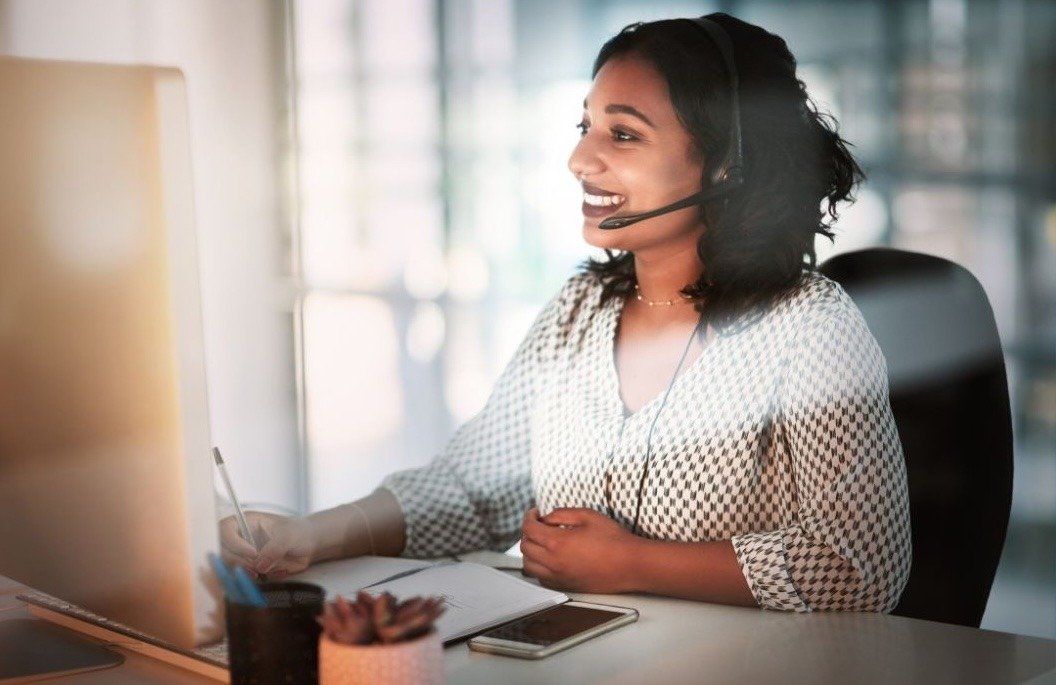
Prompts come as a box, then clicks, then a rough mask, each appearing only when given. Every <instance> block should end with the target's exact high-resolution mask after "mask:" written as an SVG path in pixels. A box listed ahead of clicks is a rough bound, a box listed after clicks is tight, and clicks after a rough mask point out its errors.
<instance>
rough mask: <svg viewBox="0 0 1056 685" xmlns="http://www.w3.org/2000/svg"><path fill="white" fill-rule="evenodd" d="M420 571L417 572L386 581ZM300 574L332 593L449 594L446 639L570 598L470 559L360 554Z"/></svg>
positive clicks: (443, 619)
mask: <svg viewBox="0 0 1056 685" xmlns="http://www.w3.org/2000/svg"><path fill="white" fill-rule="evenodd" d="M419 569H420V570H419ZM415 570H417V572H416V573H411V574H409V575H403V576H401V577H399V578H393V579H391V580H384V579H385V578H389V577H391V576H393V575H395V574H400V573H404V572H406V571H415ZM295 579H296V580H303V581H306V582H311V583H316V584H318V585H321V586H323V588H325V589H326V591H327V594H328V595H335V594H339V595H344V596H346V597H349V596H353V595H355V593H356V591H357V590H360V589H362V588H365V587H367V586H370V588H369V591H370V593H371V594H378V593H381V592H385V591H388V592H391V593H392V594H394V595H395V596H396V597H398V598H400V599H405V598H407V597H414V596H419V595H421V596H439V597H443V598H444V606H445V610H444V613H443V615H441V616H440V618H439V619H437V622H436V628H437V632H438V633H440V639H441V640H443V641H444V642H445V643H447V642H452V641H454V640H458V639H461V638H464V637H468V636H470V635H474V634H476V633H479V632H481V631H483V630H487V629H488V628H491V627H493V626H497V625H500V624H502V623H506V622H507V621H512V620H513V619H515V618H520V617H521V616H527V615H528V614H533V613H535V612H537V611H541V610H542V609H546V608H548V607H552V606H555V605H557V604H562V603H564V602H567V601H568V597H567V596H566V595H564V594H562V593H560V592H554V591H553V590H547V589H546V588H542V587H539V586H538V585H534V584H532V583H528V582H525V581H523V580H521V579H519V578H515V577H514V576H511V575H509V574H507V573H503V572H502V571H497V570H495V569H493V568H489V567H487V566H481V565H480V564H471V563H465V562H460V563H449V562H448V563H444V562H441V563H432V562H423V561H418V560H413V559H390V558H382V557H360V558H358V559H346V560H343V561H336V562H328V563H325V564H320V565H318V566H315V567H312V568H311V569H309V570H308V571H305V572H304V573H301V574H298V575H297V576H296V578H295Z"/></svg>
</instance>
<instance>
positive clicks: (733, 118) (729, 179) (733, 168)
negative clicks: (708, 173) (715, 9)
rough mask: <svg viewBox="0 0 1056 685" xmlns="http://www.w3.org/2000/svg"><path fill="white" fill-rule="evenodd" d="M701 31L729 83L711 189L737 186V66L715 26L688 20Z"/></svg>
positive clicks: (740, 162) (740, 178)
mask: <svg viewBox="0 0 1056 685" xmlns="http://www.w3.org/2000/svg"><path fill="white" fill-rule="evenodd" d="M690 21H692V22H693V23H694V24H696V25H697V26H699V27H700V28H702V29H704V31H705V32H706V33H707V34H708V37H709V38H711V42H712V43H714V44H715V47H717V48H718V49H719V54H720V55H722V61H723V63H724V64H725V66H726V75H727V77H728V78H729V81H730V142H729V146H728V147H727V148H726V155H725V156H724V157H723V160H722V163H721V164H720V165H719V166H718V167H717V168H716V172H715V174H714V176H713V178H712V179H711V181H712V183H713V185H718V184H722V185H728V186H739V185H741V184H742V183H744V174H743V169H744V146H743V143H742V140H741V106H740V93H739V82H738V78H737V65H736V63H735V62H734V59H733V43H732V42H730V36H729V34H727V33H726V30H725V29H723V28H722V26H720V25H719V23H718V22H716V21H713V20H711V19H708V18H707V17H698V18H696V19H690Z"/></svg>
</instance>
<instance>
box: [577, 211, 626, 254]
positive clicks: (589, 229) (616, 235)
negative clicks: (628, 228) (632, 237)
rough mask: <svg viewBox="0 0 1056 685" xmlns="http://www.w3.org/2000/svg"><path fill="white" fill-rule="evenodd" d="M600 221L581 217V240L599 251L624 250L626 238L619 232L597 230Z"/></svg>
mask: <svg viewBox="0 0 1056 685" xmlns="http://www.w3.org/2000/svg"><path fill="white" fill-rule="evenodd" d="M601 222H602V219H592V218H590V217H583V240H584V241H585V242H586V243H587V245H590V246H591V247H596V248H598V249H600V250H624V249H626V247H624V243H626V240H624V239H623V238H625V237H626V236H622V235H620V234H621V231H620V230H606V229H603V228H599V224H600V223H601Z"/></svg>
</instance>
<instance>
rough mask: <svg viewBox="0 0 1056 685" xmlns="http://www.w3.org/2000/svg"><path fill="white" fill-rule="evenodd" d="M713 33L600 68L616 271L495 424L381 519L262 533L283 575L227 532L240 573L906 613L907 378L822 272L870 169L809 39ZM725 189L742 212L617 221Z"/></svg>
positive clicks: (397, 496) (503, 399) (578, 304)
mask: <svg viewBox="0 0 1056 685" xmlns="http://www.w3.org/2000/svg"><path fill="white" fill-rule="evenodd" d="M703 19H705V20H704V21H701V20H685V19H681V20H666V21H659V22H653V23H648V24H636V25H632V26H629V27H627V28H626V29H624V30H623V31H622V32H621V33H620V34H619V35H617V36H616V37H614V38H613V39H612V40H610V41H609V42H608V43H606V44H605V46H604V47H603V48H602V50H601V52H600V54H599V55H598V58H597V60H596V62H595V65H594V81H593V85H592V87H591V89H590V92H589V93H588V94H587V98H586V100H585V102H584V112H583V119H582V121H581V123H580V124H579V127H580V130H581V132H582V138H581V140H580V143H579V144H578V145H577V147H576V148H575V150H574V151H573V153H572V156H571V158H570V160H569V168H570V170H571V171H572V173H573V174H574V175H575V177H576V178H577V179H578V180H579V182H580V183H581V184H582V186H583V191H584V203H583V208H582V211H583V215H584V221H583V234H584V237H585V239H586V241H587V242H588V243H590V244H591V245H594V246H596V247H600V248H604V249H605V250H606V252H607V259H606V260H604V261H591V262H588V264H587V266H586V269H585V270H584V272H583V273H581V274H578V275H576V276H574V277H572V278H571V279H570V280H569V281H568V282H567V283H566V284H565V286H564V287H563V288H562V290H561V292H560V293H558V295H557V296H556V297H555V298H554V299H553V300H552V301H551V302H550V304H549V305H548V306H547V307H546V308H545V309H544V310H543V312H542V314H541V315H540V316H539V318H538V319H537V320H536V322H535V324H534V325H533V326H532V328H531V330H530V331H529V333H528V335H527V337H526V338H525V340H524V342H523V343H522V344H521V346H520V348H519V349H518V351H517V353H516V354H515V356H514V358H513V360H512V361H511V362H510V364H509V366H508V367H507V368H506V370H505V371H504V373H503V374H502V376H501V377H500V379H499V380H498V382H497V384H496V387H495V389H494V392H493V394H492V396H491V397H490V399H489V400H488V403H487V405H486V406H485V408H484V409H483V411H482V412H481V413H480V414H479V415H478V416H476V417H475V418H474V419H472V420H471V421H470V422H468V423H467V424H466V425H464V426H463V427H462V428H461V429H460V430H459V431H458V432H457V433H456V434H455V436H454V437H453V438H452V440H451V442H450V443H449V444H448V446H447V448H446V449H445V451H444V452H443V453H442V454H441V455H440V456H438V457H437V458H436V459H434V460H433V462H432V463H431V464H429V465H428V466H426V467H424V468H421V469H415V470H411V471H405V472H401V473H397V474H394V475H393V476H390V477H389V478H388V479H386V481H385V482H384V483H383V485H382V487H381V488H380V489H379V490H378V491H377V492H375V493H374V494H373V495H371V496H370V497H368V498H366V499H364V500H361V501H359V502H355V503H351V504H348V505H344V506H342V507H337V508H336V509H332V510H329V511H325V512H320V513H317V514H313V515H311V516H309V517H307V518H305V519H280V518H277V517H268V516H264V515H257V516H256V518H255V522H254V525H255V526H257V527H258V528H259V529H260V530H261V531H262V532H263V533H264V534H265V536H266V537H267V538H268V542H267V544H266V545H264V547H263V548H262V550H261V552H260V553H259V554H257V553H256V551H255V550H254V549H253V548H252V547H251V546H249V545H248V544H246V543H245V542H244V541H242V540H241V539H240V538H239V537H238V535H237V533H235V528H234V525H233V523H232V522H231V521H226V522H225V523H224V524H223V525H224V531H225V532H224V536H223V539H224V544H225V546H226V548H227V550H228V553H229V555H231V556H234V557H236V558H238V559H239V560H240V561H241V563H243V564H245V565H247V566H248V567H250V568H251V569H253V570H256V571H257V572H261V573H269V574H274V573H278V574H279V575H283V574H285V573H288V572H296V571H298V570H300V569H302V568H304V567H305V566H306V565H307V564H309V563H313V562H316V561H321V560H324V559H331V558H336V557H340V556H352V555H357V554H365V553H370V552H374V553H378V554H399V553H403V554H406V555H413V556H442V555H448V554H457V553H459V552H463V551H466V550H471V549H482V548H491V549H504V548H506V547H508V546H509V545H510V544H512V543H513V542H514V541H515V540H516V539H517V538H518V537H521V538H522V541H521V550H522V552H523V554H524V568H525V572H526V573H528V574H530V575H533V576H535V577H537V578H539V580H540V581H541V582H542V583H543V584H545V585H548V586H552V587H558V588H564V589H570V590H577V591H585V592H594V593H616V592H648V593H654V594H662V595H669V596H674V597H684V598H692V599H699V600H705V601H713V602H722V603H729V604H741V605H748V606H762V607H765V608H773V609H785V610H795V611H809V610H813V609H848V610H871V611H889V610H891V609H892V608H893V607H894V606H895V604H896V603H897V601H898V597H899V595H900V593H901V591H902V588H903V587H904V585H905V582H906V579H907V577H908V570H909V563H910V540H909V511H908V496H907V488H906V475H905V468H904V464H903V459H902V453H901V446H900V443H899V439H898V434H897V431H896V428H895V425H894V421H893V419H892V416H891V410H890V405H889V400H888V394H887V380H886V367H885V363H884V360H883V357H882V356H881V353H880V351H879V348H878V347H877V345H876V342H875V340H873V338H872V336H871V335H870V333H869V331H868V329H867V327H866V325H865V323H864V321H863V320H862V318H861V315H860V313H859V312H858V310H857V309H856V308H855V306H854V305H853V303H852V302H851V301H850V299H849V298H848V297H847V295H846V294H845V293H844V292H843V291H842V289H841V288H840V287H839V286H838V285H836V284H835V283H833V282H831V281H829V280H828V279H826V278H824V277H823V276H821V275H819V274H817V273H816V272H815V271H814V270H813V266H814V259H815V255H814V248H813V244H814V238H815V235H816V234H819V233H820V234H822V235H826V236H829V237H830V238H831V236H832V233H831V231H830V230H829V224H828V222H827V221H826V220H829V221H831V220H834V219H835V217H836V211H835V206H836V203H837V202H838V201H841V200H847V199H849V198H850V193H851V190H852V188H853V187H854V185H855V184H856V183H857V182H858V181H859V180H860V177H861V172H860V170H859V168H858V166H857V164H856V163H855V161H854V159H853V158H852V157H851V155H850V154H849V153H848V151H847V148H846V146H845V144H844V142H843V141H842V139H841V138H840V137H839V136H838V135H837V134H836V133H835V131H834V128H833V127H832V125H831V124H830V123H829V121H828V120H826V119H825V118H823V117H822V116H819V114H818V113H817V111H816V109H815V108H814V106H813V104H812V103H811V101H810V100H809V99H808V97H807V95H806V92H805V89H804V86H803V83H802V82H801V81H799V80H798V79H797V78H796V75H795V60H794V58H793V57H792V55H791V54H790V53H789V51H788V49H787V47H786V46H785V44H784V41H782V40H781V39H780V38H778V37H776V36H774V35H772V34H769V33H767V32H766V31H764V30H762V29H760V28H758V27H756V26H752V25H750V24H746V23H744V22H741V21H739V20H737V19H734V18H732V17H729V16H728V15H725V14H713V15H709V17H707V18H703ZM709 20H710V23H709ZM715 24H718V25H719V26H720V27H721V30H719V31H717V32H716V30H715V26H714V25H715ZM726 40H728V41H729V42H730V44H731V45H732V57H730V58H729V59H732V61H733V65H730V66H728V65H727V64H726V62H725V61H724V57H723V49H722V47H721V44H722V43H723V42H724V41H726ZM729 52H730V51H729V50H728V54H729ZM737 83H739V95H738V94H735V92H734V88H735V84H737ZM738 109H739V114H738V111H737V110H738ZM738 128H739V131H738ZM738 133H740V137H741V138H742V140H743V158H742V156H741V155H737V154H736V152H737V147H738V146H737V144H736V142H737V141H736V138H737V137H738ZM736 181H740V183H739V184H738V183H736ZM723 184H725V187H722V186H723ZM702 185H703V187H704V189H705V190H707V189H708V188H709V187H711V188H720V190H721V192H719V191H716V192H715V193H714V194H715V195H717V197H715V198H714V199H710V200H708V201H706V202H704V203H703V204H696V205H691V206H688V207H686V208H683V209H678V210H674V211H667V212H666V213H662V214H660V215H658V216H653V217H652V218H648V219H645V220H640V221H637V222H636V223H631V224H630V225H628V226H626V227H623V228H618V229H615V230H611V229H607V228H605V227H603V226H602V225H601V224H602V221H604V220H605V219H611V218H614V217H617V218H618V217H632V216H634V215H637V214H640V213H643V212H648V211H650V210H654V209H656V208H663V207H667V206H669V205H671V204H672V203H674V202H676V201H678V200H681V199H683V198H685V197H687V196H692V195H694V194H695V193H698V192H699V191H701V189H702ZM736 185H739V186H740V187H734V186H736ZM822 205H824V206H825V207H826V208H827V211H826V212H823V211H822V209H821V206H822ZM533 501H534V503H535V506H532V504H533Z"/></svg>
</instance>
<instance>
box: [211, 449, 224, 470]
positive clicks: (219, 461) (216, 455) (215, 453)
mask: <svg viewBox="0 0 1056 685" xmlns="http://www.w3.org/2000/svg"><path fill="white" fill-rule="evenodd" d="M213 461H215V462H216V465H217V466H220V465H221V464H223V463H224V460H223V459H222V458H221V457H220V450H219V449H217V448H216V447H214V448H213Z"/></svg>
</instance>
